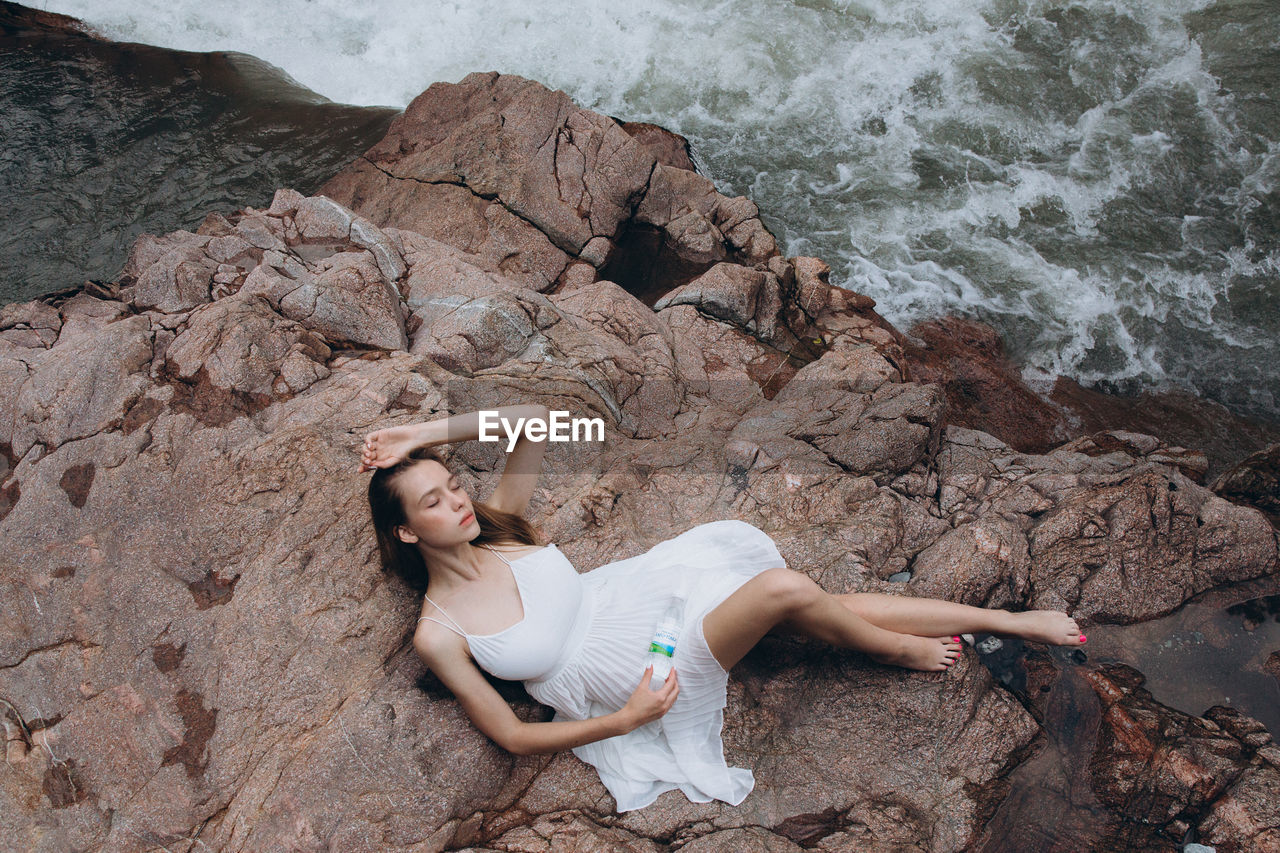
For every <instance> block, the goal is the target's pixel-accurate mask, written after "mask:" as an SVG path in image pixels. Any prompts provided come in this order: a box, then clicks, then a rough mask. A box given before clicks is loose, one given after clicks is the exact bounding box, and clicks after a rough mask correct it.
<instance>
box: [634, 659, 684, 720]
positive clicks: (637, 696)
mask: <svg viewBox="0 0 1280 853" xmlns="http://www.w3.org/2000/svg"><path fill="white" fill-rule="evenodd" d="M652 677H653V665H652V664H650V665H649V666H648V667H646V668H645V671H644V677H643V678H641V679H640V686H639V687H637V688H636V689H635V692H634V693H632V694H631V698H630V699H628V700H627V704H626V705H623V706H622V713H623V715H625V716H626V718H627V719H628V720H629V721H630V722H631V723H633V724H634V725H632V726H631V728H632V729H638V728H640V726H643V725H645V724H646V723H651V722H653V721H654V720H656V719H658V718H659V717H661V716H662V715H663V714H665V713H667V711H670V710H671V706H672V705H674V704H675V701H676V696H677V695H679V693H680V682H679V680H678V679H677V678H676V671H675V670H674V669H673V670H671V674H670V675H668V676H667V680H666V683H665V684H663V686H662V687H661V688H660V689H658V690H651V689H650V688H649V680H650V679H651V678H652Z"/></svg>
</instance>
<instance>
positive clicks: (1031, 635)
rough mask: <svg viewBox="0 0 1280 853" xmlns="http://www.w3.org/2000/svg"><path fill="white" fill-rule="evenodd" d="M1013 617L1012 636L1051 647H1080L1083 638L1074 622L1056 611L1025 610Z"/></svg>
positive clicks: (1082, 643) (1083, 640)
mask: <svg viewBox="0 0 1280 853" xmlns="http://www.w3.org/2000/svg"><path fill="white" fill-rule="evenodd" d="M1011 615H1012V616H1013V620H1014V621H1013V624H1014V629H1013V631H1012V632H1010V633H1012V634H1013V635H1014V636H1017V637H1021V638H1023V639H1024V640H1031V641H1033V642H1037V643H1048V644H1049V645H1052V646H1081V645H1084V642H1085V637H1084V634H1082V633H1081V632H1080V626H1079V625H1077V624H1076V620H1074V619H1072V618H1071V617H1070V616H1068V615H1067V614H1065V613H1062V612H1061V611H1058V610H1027V611H1024V612H1022V613H1014V614H1011Z"/></svg>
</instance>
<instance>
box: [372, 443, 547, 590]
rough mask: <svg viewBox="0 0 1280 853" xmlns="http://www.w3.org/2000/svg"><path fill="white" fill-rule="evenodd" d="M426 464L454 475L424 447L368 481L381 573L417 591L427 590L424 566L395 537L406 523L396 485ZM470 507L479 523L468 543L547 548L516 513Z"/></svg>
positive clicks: (480, 505)
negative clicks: (429, 463)
mask: <svg viewBox="0 0 1280 853" xmlns="http://www.w3.org/2000/svg"><path fill="white" fill-rule="evenodd" d="M427 460H431V461H433V462H439V463H440V464H441V465H443V466H444V468H445V470H446V471H449V472H450V474H452V473H453V472H452V471H451V470H450V469H449V466H448V465H446V464H445V461H444V459H443V458H441V456H440V454H439V453H437V452H436V451H435V450H433V449H432V448H431V447H430V446H428V445H425V444H424V445H419V446H418V447H415V448H414V449H413V450H410V451H409V453H408V455H406V456H405V458H404V459H402V460H400V461H399V462H397V463H396V464H395V465H390V466H388V467H386V468H377V469H375V470H374V472H373V478H372V479H371V480H370V481H369V513H370V514H371V515H372V516H373V530H374V533H375V534H376V535H377V537H378V551H379V553H380V554H381V555H382V569H383V571H389V572H392V573H393V574H396V575H399V576H400V577H401V578H402V579H404V581H405V582H406V583H408V584H409V586H411V587H413V588H414V589H417V590H425V589H426V588H427V580H428V575H427V563H426V560H424V559H423V558H422V552H421V551H419V550H418V546H417V545H414V544H411V543H409V542H405V541H403V540H402V539H401V538H400V537H399V536H396V534H395V529H396V527H397V526H398V525H401V524H404V523H405V522H406V521H408V516H407V515H406V514H405V511H404V500H403V496H402V495H401V493H400V489H399V488H398V486H397V481H398V480H399V479H400V474H402V473H404V472H405V471H407V470H408V469H409V468H411V467H412V466H414V465H417V464H419V463H421V462H425V461H427ZM471 506H472V508H473V509H474V510H475V513H476V521H478V522H479V523H480V533H479V535H478V536H476V538H475V539H472V540H471V544H472V545H485V544H489V543H493V542H501V543H509V544H524V545H545V544H546V543H545V542H544V541H543V539H542V537H541V536H540V535H539V533H538V531H537V529H536V528H534V526H533V525H532V524H530V523H529V522H527V521H525V520H524V519H523V518H521V517H520V516H518V515H516V514H515V513H513V512H504V511H503V510H500V509H495V508H494V507H491V506H488V505H487V504H483V503H481V502H480V501H477V500H473V501H471Z"/></svg>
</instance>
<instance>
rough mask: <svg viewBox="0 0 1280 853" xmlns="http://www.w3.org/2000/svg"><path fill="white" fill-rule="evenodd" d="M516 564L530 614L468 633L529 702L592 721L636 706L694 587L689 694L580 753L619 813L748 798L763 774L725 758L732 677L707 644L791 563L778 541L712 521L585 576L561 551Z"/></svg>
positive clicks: (685, 664)
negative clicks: (722, 620)
mask: <svg viewBox="0 0 1280 853" xmlns="http://www.w3.org/2000/svg"><path fill="white" fill-rule="evenodd" d="M495 553H497V552H495ZM504 559H505V558H504ZM509 564H510V566H511V572H512V575H513V576H514V577H515V580H516V586H517V588H518V589H519V590H520V598H521V602H522V604H523V606H524V618H523V619H522V620H521V621H520V622H518V623H516V624H515V625H512V626H511V627H510V628H508V629H506V630H504V631H500V632H498V633H496V634H486V635H472V634H466V633H465V632H464V631H461V630H459V631H458V633H461V634H463V635H464V636H465V637H466V639H467V644H468V645H469V646H470V648H471V653H472V655H473V656H474V657H475V659H476V662H477V663H478V664H479V665H480V666H481V667H482V668H483V669H485V670H487V671H488V672H490V673H491V674H493V675H494V676H496V677H498V678H502V679H509V680H512V681H522V682H523V683H524V686H525V689H526V690H527V691H528V692H529V695H530V696H532V697H533V698H534V699H536V700H537V701H539V702H541V703H543V704H544V705H549V706H550V707H552V708H554V709H555V711H556V713H555V717H554V718H553V719H555V720H584V719H587V718H590V717H597V716H600V715H602V714H607V713H610V712H612V711H616V710H618V709H619V708H621V707H622V706H623V705H625V704H626V702H627V700H628V699H629V698H630V697H631V694H632V692H633V691H634V690H635V689H636V687H637V686H638V685H639V683H640V678H641V676H642V675H643V674H644V669H645V667H646V666H647V663H648V661H647V651H648V647H649V640H650V638H651V637H652V636H653V632H654V629H655V627H656V626H657V624H658V621H659V620H660V619H661V618H662V615H663V613H664V612H665V611H666V609H667V607H668V605H670V604H671V602H672V600H673V598H674V597H675V595H676V594H677V591H678V590H680V589H682V588H683V590H684V592H685V593H686V594H687V600H686V604H685V607H684V620H683V628H682V631H681V636H680V640H679V643H678V644H677V646H676V652H675V658H674V666H675V669H676V672H677V677H678V678H679V679H680V693H679V695H678V697H677V698H676V701H675V704H674V705H673V706H672V707H671V710H669V711H668V712H667V713H666V714H665V715H663V716H662V717H661V718H659V719H658V720H655V721H653V722H651V723H648V724H646V725H644V726H641V727H640V728H638V729H635V730H634V731H631V732H628V733H626V734H623V735H618V736H616V737H611V738H606V739H604V740H600V741H596V742H594V743H589V744H585V745H583V746H579V747H575V748H574V749H573V752H574V754H575V755H577V756H578V757H579V758H580V759H582V760H583V761H585V762H587V763H588V764H590V765H592V766H593V767H595V768H596V770H597V772H598V773H599V774H600V780H601V781H602V782H603V783H604V786H605V787H606V788H607V789H608V790H609V793H610V794H612V795H613V798H614V800H615V801H616V802H617V809H618V811H619V812H625V811H630V810H632V809H638V808H643V807H644V806H647V805H649V804H650V803H652V802H653V801H654V800H655V799H657V797H658V795H659V794H662V793H663V792H665V791H670V790H674V789H676V788H679V789H680V790H681V791H683V792H684V795H685V796H686V797H688V798H689V799H690V800H692V801H693V802H698V803H705V802H710V801H711V800H713V799H717V800H724V801H725V802H728V803H731V804H733V805H737V804H738V803H740V802H742V800H743V799H744V798H745V797H746V796H747V794H749V793H750V792H751V789H752V787H753V786H754V785H755V779H754V777H753V776H752V774H751V771H750V770H747V769H745V768H740V767H729V766H727V764H726V762H725V759H724V747H723V743H722V741H721V730H722V728H723V725H724V707H725V697H726V685H727V683H728V673H727V672H725V670H724V669H723V668H722V667H721V666H720V664H719V662H718V661H716V659H715V657H714V656H712V654H711V651H710V650H709V649H708V648H707V642H706V639H705V637H704V636H703V633H702V620H703V618H704V617H705V616H706V614H707V613H708V612H710V611H711V610H713V609H714V608H715V607H716V606H717V605H718V604H720V603H721V602H722V601H724V600H725V599H726V598H728V597H729V596H730V595H731V594H732V593H733V592H734V591H735V590H736V589H738V588H739V587H740V586H742V584H744V583H746V582H747V581H748V580H750V579H751V578H752V577H754V576H755V575H757V574H759V573H760V572H763V571H764V570H766V569H769V568H774V567H778V566H785V563H784V562H783V559H782V555H781V554H780V553H779V552H778V549H777V547H776V546H775V545H774V543H773V540H772V539H770V538H769V536H768V535H767V534H765V533H764V532H763V531H761V530H759V529H758V528H756V527H753V526H752V525H750V524H748V523H746V522H743V521H736V520H725V521H713V522H709V523H707V524H700V525H698V526H696V527H693V528H691V529H689V530H687V531H685V532H684V533H681V534H680V535H679V536H676V537H674V538H672V539H668V540H667V541H665V542H661V543H659V544H657V545H655V546H653V547H652V548H650V549H649V550H648V551H646V552H644V553H643V554H640V555H638V556H635V557H629V558H627V559H625V560H618V561H617V562H613V563H607V564H605V565H603V566H600V567H599V568H597V569H593V570H591V571H589V572H586V573H584V574H579V573H578V572H577V570H576V569H574V567H573V565H572V564H571V563H570V562H569V560H568V558H566V557H565V556H564V554H563V553H561V552H560V550H559V549H558V548H557V547H556V546H555V545H549V546H547V547H545V548H543V549H541V550H539V551H535V552H533V553H531V554H526V555H525V556H523V557H520V558H518V559H516V560H512V561H510V562H509ZM455 624H456V623H455Z"/></svg>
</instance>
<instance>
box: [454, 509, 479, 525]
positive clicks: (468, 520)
mask: <svg viewBox="0 0 1280 853" xmlns="http://www.w3.org/2000/svg"><path fill="white" fill-rule="evenodd" d="M475 517H476V514H475V513H474V512H469V513H467V516H466V518H464V519H462V521H459V522H458V526H459V527H466V526H467V525H468V524H470V523H471V521H472V520H473V519H474V518H475Z"/></svg>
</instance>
